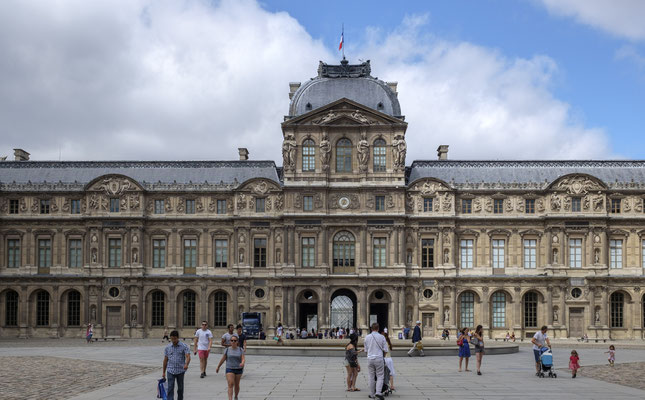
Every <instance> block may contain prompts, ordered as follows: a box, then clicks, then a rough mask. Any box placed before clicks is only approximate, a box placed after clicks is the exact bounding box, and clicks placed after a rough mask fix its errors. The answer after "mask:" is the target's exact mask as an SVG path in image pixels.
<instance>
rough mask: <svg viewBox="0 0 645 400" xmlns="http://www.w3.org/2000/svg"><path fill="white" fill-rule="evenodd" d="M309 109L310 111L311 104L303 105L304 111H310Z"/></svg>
mask: <svg viewBox="0 0 645 400" xmlns="http://www.w3.org/2000/svg"><path fill="white" fill-rule="evenodd" d="M311 109H312V107H311V103H307V104H306V105H305V110H307V111H311Z"/></svg>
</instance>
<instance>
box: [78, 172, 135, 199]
mask: <svg viewBox="0 0 645 400" xmlns="http://www.w3.org/2000/svg"><path fill="white" fill-rule="evenodd" d="M87 190H89V191H94V192H103V193H105V194H106V195H108V196H121V195H123V194H125V193H126V192H133V191H140V190H143V188H142V187H141V185H139V184H138V183H137V182H136V181H135V180H133V179H131V178H128V177H127V176H124V175H104V176H102V177H99V178H96V179H94V180H93V181H92V182H90V183H89V184H88V187H87Z"/></svg>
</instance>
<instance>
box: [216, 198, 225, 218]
mask: <svg viewBox="0 0 645 400" xmlns="http://www.w3.org/2000/svg"><path fill="white" fill-rule="evenodd" d="M217 213H218V214H220V215H221V214H226V213H227V209H226V200H225V199H220V200H217Z"/></svg>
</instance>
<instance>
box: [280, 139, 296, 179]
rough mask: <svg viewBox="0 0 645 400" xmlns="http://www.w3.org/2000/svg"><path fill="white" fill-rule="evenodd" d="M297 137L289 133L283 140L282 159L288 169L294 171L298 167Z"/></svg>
mask: <svg viewBox="0 0 645 400" xmlns="http://www.w3.org/2000/svg"><path fill="white" fill-rule="evenodd" d="M296 147H297V144H296V139H295V137H294V136H293V134H291V133H289V134H287V135H286V137H285V138H284V141H283V142H282V160H283V162H284V165H283V167H284V169H285V170H286V171H293V170H295V168H296Z"/></svg>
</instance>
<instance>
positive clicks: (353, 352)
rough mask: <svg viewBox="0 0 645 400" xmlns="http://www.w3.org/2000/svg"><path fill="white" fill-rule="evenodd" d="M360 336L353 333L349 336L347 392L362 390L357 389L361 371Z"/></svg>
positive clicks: (346, 363)
mask: <svg viewBox="0 0 645 400" xmlns="http://www.w3.org/2000/svg"><path fill="white" fill-rule="evenodd" d="M358 353H360V351H359V350H358V335H357V334H355V333H352V334H351V335H349V343H347V346H345V361H344V364H345V369H347V391H348V392H356V391H359V390H360V389H357V388H356V378H358V373H359V372H360V370H361V366H360V365H359V364H358Z"/></svg>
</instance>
